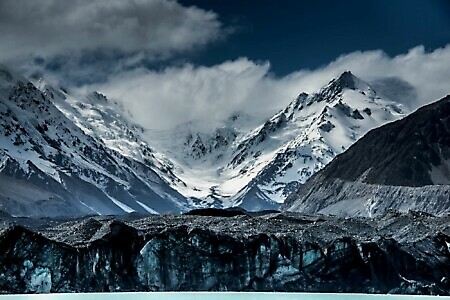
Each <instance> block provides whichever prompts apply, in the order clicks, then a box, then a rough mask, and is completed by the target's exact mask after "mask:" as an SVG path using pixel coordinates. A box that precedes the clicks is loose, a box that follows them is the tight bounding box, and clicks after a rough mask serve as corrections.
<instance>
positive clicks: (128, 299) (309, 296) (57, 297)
mask: <svg viewBox="0 0 450 300" xmlns="http://www.w3.org/2000/svg"><path fill="white" fill-rule="evenodd" d="M21 299H24V300H25V299H30V300H78V299H79V300H119V299H125V300H152V299H158V300H159V299H162V300H253V299H254V300H295V299H298V300H328V299H333V300H409V299H414V300H441V299H445V300H450V297H439V296H409V295H366V294H328V293H317V294H316V293H243V292H162V293H159V292H158V293H156V292H154V293H89V294H37V295H3V296H0V300H21Z"/></svg>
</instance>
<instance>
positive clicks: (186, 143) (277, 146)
mask: <svg viewBox="0 0 450 300" xmlns="http://www.w3.org/2000/svg"><path fill="white" fill-rule="evenodd" d="M406 112H407V111H406V109H405V108H404V107H403V106H401V105H400V104H398V103H396V102H393V101H391V100H389V99H383V98H381V97H379V96H378V95H377V93H376V91H374V90H373V89H372V88H371V87H370V86H369V85H368V84H367V83H365V82H364V81H362V80H360V79H358V78H357V77H355V76H354V75H353V74H352V73H351V72H344V73H343V74H341V75H340V76H339V77H338V78H335V79H333V80H331V81H330V82H329V84H327V85H326V86H325V87H323V88H322V89H320V90H319V91H317V92H316V93H313V94H311V95H308V94H305V93H301V94H300V95H299V96H298V97H296V98H295V99H294V100H293V101H292V102H291V103H290V104H289V105H288V106H287V107H286V108H285V109H284V110H282V111H280V112H279V113H277V114H276V115H274V116H273V117H272V118H270V119H269V120H268V121H266V122H265V123H264V124H262V125H260V126H259V127H257V128H256V129H251V130H248V128H247V127H248V126H246V120H245V117H244V118H242V117H241V118H240V115H239V114H237V115H235V116H233V117H232V118H230V120H229V121H228V122H227V123H226V124H225V125H224V126H223V127H222V128H219V129H217V130H216V131H214V132H213V133H211V134H200V133H195V132H192V130H191V129H190V126H189V124H186V125H185V126H182V127H180V128H178V129H177V130H175V132H171V133H167V132H165V133H163V134H159V135H158V134H155V133H150V134H149V133H148V134H149V135H150V136H151V138H150V139H151V140H153V141H157V142H156V144H155V147H160V148H159V150H160V151H162V152H164V153H165V154H166V155H167V156H168V157H170V159H171V160H172V161H174V164H175V165H176V167H174V169H173V170H174V173H175V174H176V176H178V177H179V178H181V179H182V181H183V182H184V183H186V185H185V186H182V187H179V188H177V187H176V186H175V188H177V189H178V191H180V193H182V194H184V195H187V196H189V197H192V198H196V199H201V201H196V202H191V204H193V205H195V204H198V205H202V206H225V207H228V206H241V207H244V208H246V209H249V210H257V209H270V208H275V207H277V206H278V205H279V204H280V203H282V202H283V201H284V200H285V199H286V197H287V196H288V195H289V193H291V192H292V191H294V190H295V189H296V188H297V187H298V186H299V184H302V183H304V182H305V181H306V180H307V179H308V178H309V177H310V176H311V175H313V174H314V173H316V172H317V171H319V170H320V169H322V168H323V167H324V166H325V165H326V164H328V163H329V162H330V161H331V160H332V159H333V158H334V157H335V156H336V155H337V154H339V153H341V152H343V151H345V150H346V149H347V148H348V147H349V146H350V145H352V144H353V143H354V142H355V141H356V140H358V139H359V138H360V137H361V136H362V135H364V134H365V133H366V132H367V131H369V130H370V129H372V128H374V127H378V126H380V125H382V124H384V123H386V122H390V121H393V120H396V119H398V118H400V117H402V116H404V115H405V113H406ZM168 136H170V137H171V138H170V139H169V140H167V137H168ZM173 137H175V138H173ZM191 200H192V199H191Z"/></svg>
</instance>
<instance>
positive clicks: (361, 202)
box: [285, 96, 450, 216]
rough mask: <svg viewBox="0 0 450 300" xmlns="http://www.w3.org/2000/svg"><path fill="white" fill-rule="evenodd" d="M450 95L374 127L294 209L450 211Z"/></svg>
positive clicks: (316, 179) (300, 194)
mask: <svg viewBox="0 0 450 300" xmlns="http://www.w3.org/2000/svg"><path fill="white" fill-rule="evenodd" d="M449 116H450V96H447V97H445V98H443V99H441V100H439V101H437V102H435V103H433V104H430V105H428V106H425V107H423V108H420V109H419V110H417V111H416V112H414V113H413V114H411V115H409V116H407V117H405V118H404V119H402V120H399V121H396V122H393V123H390V124H387V125H385V126H382V127H380V128H377V129H374V130H372V131H370V132H369V133H368V134H367V135H365V136H364V137H363V138H362V139H360V140H359V141H358V142H357V143H356V144H354V145H353V146H352V147H351V148H350V149H349V150H348V151H346V152H345V153H343V154H342V155H339V156H338V157H336V159H335V160H333V161H332V162H331V164H330V165H328V166H327V167H326V168H325V169H324V170H323V171H321V172H319V173H317V174H316V175H315V176H313V177H312V178H311V179H310V180H309V181H308V182H307V183H306V184H305V185H303V186H301V187H300V188H299V189H298V191H297V192H296V193H294V194H293V195H292V196H291V197H290V198H288V200H287V201H286V203H285V208H286V209H288V210H291V211H302V212H307V213H316V212H323V213H336V214H339V215H345V214H346V215H369V216H372V215H375V214H383V213H385V212H386V211H387V210H389V209H396V210H400V211H407V210H409V209H414V210H421V211H425V212H429V213H434V214H440V213H446V212H449V211H450V197H449V193H450V186H449V183H450V175H449V174H450V173H449V163H448V162H449V158H450V131H449V128H450V117H449Z"/></svg>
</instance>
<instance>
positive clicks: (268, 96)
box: [0, 0, 450, 129]
mask: <svg viewBox="0 0 450 300" xmlns="http://www.w3.org/2000/svg"><path fill="white" fill-rule="evenodd" d="M0 36H1V37H2V41H1V43H0V62H3V63H5V64H6V65H9V66H10V67H12V68H14V69H17V70H18V71H20V72H22V73H24V74H25V75H26V76H29V77H30V78H34V79H39V78H44V79H45V80H46V81H48V82H50V83H52V84H54V85H64V86H65V87H66V88H69V89H71V90H72V91H74V92H77V93H86V92H90V91H92V90H98V91H100V92H103V93H104V94H105V95H106V96H107V97H109V98H111V99H114V100H116V101H118V102H120V103H122V104H123V105H124V106H125V107H126V108H127V110H128V111H129V112H130V115H131V116H132V118H133V120H135V121H136V122H138V123H139V124H141V125H143V126H144V127H147V128H151V129H167V128H172V127H174V126H176V125H179V124H182V123H184V122H197V123H202V124H206V125H199V127H202V129H204V128H206V127H208V128H209V129H211V128H213V127H215V126H220V124H222V123H223V121H224V120H226V119H227V118H228V117H229V116H230V115H231V114H234V113H236V112H244V113H246V114H249V115H251V116H252V117H253V118H252V120H254V122H255V124H258V123H259V122H263V121H264V120H265V119H267V118H269V117H270V116H271V115H272V114H273V113H275V112H277V111H278V110H280V109H282V108H283V107H284V106H285V105H287V104H288V103H289V102H290V101H291V100H292V99H293V98H294V97H295V96H296V95H298V94H299V93H300V92H308V93H311V92H314V91H315V90H317V89H318V88H320V87H322V86H323V85H324V84H326V83H327V82H328V81H329V80H331V79H332V78H333V77H335V76H339V74H340V73H341V72H343V71H346V70H351V71H352V72H353V73H354V74H355V75H357V76H358V77H360V78H361V79H363V80H366V81H367V82H369V83H371V84H372V83H373V84H376V85H377V87H381V88H383V89H384V91H382V92H385V93H386V94H389V95H397V96H398V95H399V97H398V99H395V100H396V101H400V102H402V103H404V104H405V105H409V106H411V107H417V106H419V105H423V104H425V103H429V102H431V101H433V100H436V99H438V98H440V97H442V96H444V95H446V94H448V93H450V87H449V86H448V82H450V45H449V43H450V1H448V0H364V1H363V0H360V1H355V0H345V1H338V0H289V1H288V0H285V1H274V0H273V1H269V0H243V1H237V0H133V1H122V0H92V1H87V0H71V1H52V0H40V1H29V0H2V1H0ZM380 82H381V83H383V84H382V85H380ZM393 83H395V84H393ZM396 84H397V85H398V86H400V85H401V86H402V87H403V88H402V90H403V91H406V90H407V93H405V94H404V95H400V94H399V93H398V90H396V86H395V85H396ZM404 87H408V88H407V89H405V88H404Z"/></svg>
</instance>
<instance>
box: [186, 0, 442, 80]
mask: <svg viewBox="0 0 450 300" xmlns="http://www.w3.org/2000/svg"><path fill="white" fill-rule="evenodd" d="M180 2H181V3H183V4H185V5H197V6H199V7H201V8H204V9H208V10H213V11H215V12H216V13H217V14H218V15H219V17H220V20H222V21H223V23H224V24H225V25H226V26H230V27H235V28H236V30H235V31H234V33H233V34H230V36H229V37H228V38H227V39H225V40H223V41H222V42H218V43H215V44H213V45H211V46H210V47H208V48H207V49H205V51H200V53H198V54H197V55H195V54H194V55H193V56H192V57H191V58H190V59H191V60H192V61H194V62H195V63H198V64H206V65H213V64H217V63H220V62H222V61H225V60H228V59H232V58H236V57H240V56H246V57H248V58H250V59H252V60H264V61H265V60H268V61H270V62H271V65H272V71H273V72H275V73H276V74H278V75H285V74H288V73H291V72H293V71H296V70H299V69H302V68H317V67H319V66H321V65H324V64H327V63H329V62H330V61H332V60H333V59H335V58H336V57H338V56H339V55H341V54H344V53H349V52H353V51H355V50H375V49H382V50H383V51H384V52H386V53H387V54H388V55H390V56H395V55H398V54H401V53H405V52H406V51H407V50H408V49H410V48H412V47H415V46H417V45H424V46H425V48H426V49H427V50H433V49H436V48H438V47H443V46H445V45H446V44H447V43H448V42H449V41H450V1H448V0H346V1H336V0H306V1H295V0H292V1H274V0H246V1H229V0H214V1H211V0H181V1H180Z"/></svg>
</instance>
